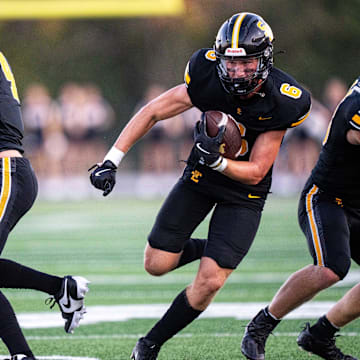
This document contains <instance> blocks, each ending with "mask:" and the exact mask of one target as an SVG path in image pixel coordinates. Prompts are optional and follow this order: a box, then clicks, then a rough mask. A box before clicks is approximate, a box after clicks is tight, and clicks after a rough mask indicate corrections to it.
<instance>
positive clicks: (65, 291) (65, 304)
mask: <svg viewBox="0 0 360 360" xmlns="http://www.w3.org/2000/svg"><path fill="white" fill-rule="evenodd" d="M67 281H68V280H67V279H66V282H65V288H64V298H65V299H67V303H65V302H62V305H63V306H64V307H66V308H67V309H69V308H70V307H71V302H70V299H69V297H68V294H67Z"/></svg>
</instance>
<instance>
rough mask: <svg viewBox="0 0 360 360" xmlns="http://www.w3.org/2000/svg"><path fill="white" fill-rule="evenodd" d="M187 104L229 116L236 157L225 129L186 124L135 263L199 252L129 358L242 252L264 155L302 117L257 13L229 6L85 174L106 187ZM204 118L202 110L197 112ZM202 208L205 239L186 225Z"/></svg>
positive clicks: (260, 195)
mask: <svg viewBox="0 0 360 360" xmlns="http://www.w3.org/2000/svg"><path fill="white" fill-rule="evenodd" d="M192 106H196V107H197V108H199V109H200V110H201V111H203V112H205V111H207V110H219V111H222V112H224V113H226V114H230V115H231V116H233V117H234V119H236V121H237V123H238V126H239V128H240V130H241V134H242V138H243V139H242V148H241V153H240V155H239V156H238V158H237V159H236V160H230V159H226V158H223V157H222V156H221V155H220V153H219V144H220V143H221V138H222V135H223V133H224V131H225V129H221V131H220V133H219V135H218V136H216V137H215V138H210V137H208V136H207V134H206V131H205V127H206V126H205V124H204V123H200V124H198V125H197V126H196V127H195V132H194V137H195V138H194V140H195V146H194V147H193V149H192V151H191V154H190V156H189V158H188V161H187V167H186V168H185V170H184V173H183V175H182V177H181V178H180V179H179V181H178V182H177V184H176V185H175V186H174V188H173V189H172V191H171V192H170V194H169V195H168V197H167V199H166V200H165V202H164V204H163V206H162V208H161V210H160V212H159V214H158V216H157V218H156V221H155V224H154V226H153V228H152V230H151V232H150V235H149V237H148V244H147V246H146V249H145V260H144V266H145V269H146V270H147V271H148V272H149V273H150V274H152V275H155V276H159V275H163V274H165V273H167V272H169V271H171V270H173V269H175V268H177V267H179V266H182V265H184V264H186V263H189V262H191V261H193V260H195V259H201V261H200V266H199V269H198V272H197V275H196V277H195V279H194V281H193V282H192V284H190V285H189V286H188V287H187V288H186V289H184V290H183V291H182V292H180V294H179V295H178V296H177V297H176V298H175V300H174V301H173V303H172V304H171V306H170V308H169V309H168V311H167V312H166V313H165V314H164V316H163V317H162V318H161V319H160V321H159V322H158V323H156V324H155V326H154V327H153V328H152V329H151V330H150V331H149V332H148V333H147V334H146V335H145V336H144V337H142V338H140V339H139V340H138V342H137V344H136V346H135V348H134V349H133V352H132V359H135V360H150V359H156V358H157V354H158V352H159V350H160V348H161V346H162V345H163V344H164V343H165V341H167V340H168V339H170V338H171V337H173V336H174V335H175V334H177V333H178V332H179V331H180V330H181V329H183V328H184V327H185V326H187V325H188V324H189V323H191V322H192V321H193V320H194V319H196V318H197V317H198V316H199V315H200V314H201V313H202V312H203V311H204V310H205V309H206V308H207V306H208V305H209V304H210V302H211V301H212V299H213V298H214V296H215V295H216V293H217V292H218V291H219V290H220V288H221V287H222V286H223V285H224V283H225V281H226V279H227V278H228V276H229V275H230V274H231V273H232V272H233V271H234V269H235V268H236V267H237V266H238V265H239V263H240V262H241V260H242V259H243V257H244V256H245V255H246V253H247V252H248V250H249V248H250V246H251V244H252V242H253V240H254V237H255V234H256V231H257V229H258V226H259V223H260V217H261V213H262V209H263V206H264V203H265V200H266V197H267V194H268V192H269V188H270V185H271V174H272V166H273V163H274V160H275V158H276V156H277V154H278V151H279V148H280V145H281V142H282V139H283V137H284V134H285V131H286V129H288V128H292V127H294V126H297V125H298V124H300V123H301V122H303V121H304V119H305V118H306V117H307V115H308V113H309V110H310V106H311V104H310V96H309V93H308V92H307V91H306V90H304V89H303V88H302V87H301V86H300V85H299V84H298V83H297V82H296V80H295V79H294V78H293V77H291V76H290V75H288V74H286V73H285V72H283V71H281V70H279V69H277V68H274V67H273V33H272V30H271V28H270V26H269V25H268V24H267V23H266V22H265V21H264V20H263V19H262V18H261V17H260V16H258V15H256V14H253V13H246V12H243V13H238V14H235V15H233V16H232V17H231V18H230V19H228V20H226V21H225V22H224V24H223V25H222V26H221V27H220V29H219V31H218V34H217V37H216V41H215V44H214V47H213V48H206V49H200V50H198V51H196V52H195V53H194V54H193V55H192V57H191V59H190V61H189V63H188V65H187V67H186V70H185V84H182V85H178V86H176V87H174V88H172V89H170V90H168V91H167V92H165V93H163V94H162V95H160V96H159V97H158V98H156V99H155V100H153V101H152V102H150V103H148V104H147V105H145V106H144V107H143V108H142V109H140V111H139V112H138V113H136V114H135V115H134V116H133V118H132V119H131V120H130V122H129V123H128V124H127V126H126V127H125V128H124V129H123V131H122V132H121V133H120V135H119V137H118V139H117V140H116V142H115V144H114V146H113V147H112V148H111V149H110V151H109V152H108V154H107V155H106V156H105V158H104V160H103V162H102V163H100V164H98V165H97V166H96V168H95V169H94V170H93V172H92V173H91V175H90V179H91V182H92V184H93V185H94V186H95V187H96V188H99V189H101V190H103V195H104V196H105V195H107V194H109V193H110V191H111V190H112V189H113V187H114V184H115V173H116V169H117V167H118V165H119V163H120V161H121V160H122V158H123V156H124V155H125V153H126V152H127V151H128V150H129V149H130V148H131V146H132V145H133V144H134V143H135V142H136V141H137V140H139V139H140V138H141V137H142V136H144V134H145V133H146V132H147V131H148V130H149V129H150V128H151V127H152V126H153V125H154V124H155V123H156V122H157V121H160V120H165V119H167V118H170V117H173V116H175V115H177V114H180V113H182V112H183V111H185V110H187V109H189V108H191V107H192ZM202 121H204V120H202ZM211 211H212V217H211V221H210V228H209V232H208V237H207V239H192V238H191V234H192V233H193V231H194V230H195V228H196V227H197V226H198V225H199V224H200V223H201V222H202V221H203V220H204V218H205V217H206V215H207V214H208V213H209V212H211Z"/></svg>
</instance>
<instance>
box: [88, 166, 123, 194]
mask: <svg viewBox="0 0 360 360" xmlns="http://www.w3.org/2000/svg"><path fill="white" fill-rule="evenodd" d="M94 168H95V170H93V171H92V172H91V174H90V181H91V184H93V185H94V186H95V187H96V188H97V189H100V190H104V192H103V196H106V195H109V194H110V193H111V191H112V189H113V188H114V186H115V182H116V180H115V178H116V169H117V168H116V166H115V164H114V163H113V162H112V161H110V160H106V161H104V163H102V164H101V165H99V164H95V165H93V166H92V167H91V168H90V169H89V170H88V171H90V170H92V169H94Z"/></svg>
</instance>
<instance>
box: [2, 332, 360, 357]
mask: <svg viewBox="0 0 360 360" xmlns="http://www.w3.org/2000/svg"><path fill="white" fill-rule="evenodd" d="M299 332H300V330H299ZM299 332H278V331H277V332H274V336H281V337H297V336H299ZM243 335H244V333H243V332H242V333H240V332H239V333H182V334H178V335H175V337H179V338H188V337H206V338H209V337H217V338H219V337H220V338H221V337H240V338H241V337H242V336H243ZM340 335H341V336H359V335H360V333H358V332H340ZM141 336H143V334H108V335H100V334H98V335H96V334H92V335H72V336H69V335H63V336H56V335H55V336H49V335H46V336H27V337H26V339H27V340H32V341H35V340H38V341H47V340H54V341H55V340H66V341H70V340H73V341H76V340H102V339H103V340H105V339H138V338H140V337H141ZM0 356H2V355H0ZM39 359H41V358H39ZM56 359H57V358H56ZM72 359H75V358H72ZM76 359H81V360H89V359H88V358H76ZM0 360H1V358H0ZM64 360H65V359H64Z"/></svg>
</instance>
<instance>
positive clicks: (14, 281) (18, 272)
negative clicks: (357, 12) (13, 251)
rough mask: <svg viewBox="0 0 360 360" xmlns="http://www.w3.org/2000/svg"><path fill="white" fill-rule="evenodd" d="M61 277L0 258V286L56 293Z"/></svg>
mask: <svg viewBox="0 0 360 360" xmlns="http://www.w3.org/2000/svg"><path fill="white" fill-rule="evenodd" d="M61 283H62V278H60V277H58V276H52V275H49V274H46V273H43V272H41V271H37V270H34V269H31V268H29V267H27V266H24V265H21V264H19V263H16V262H15V261H11V260H7V259H0V288H9V289H13V288H15V289H16V288H17V289H34V290H39V291H43V292H45V293H48V294H50V295H54V294H56V293H57V292H58V291H59V289H60V287H61Z"/></svg>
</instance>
